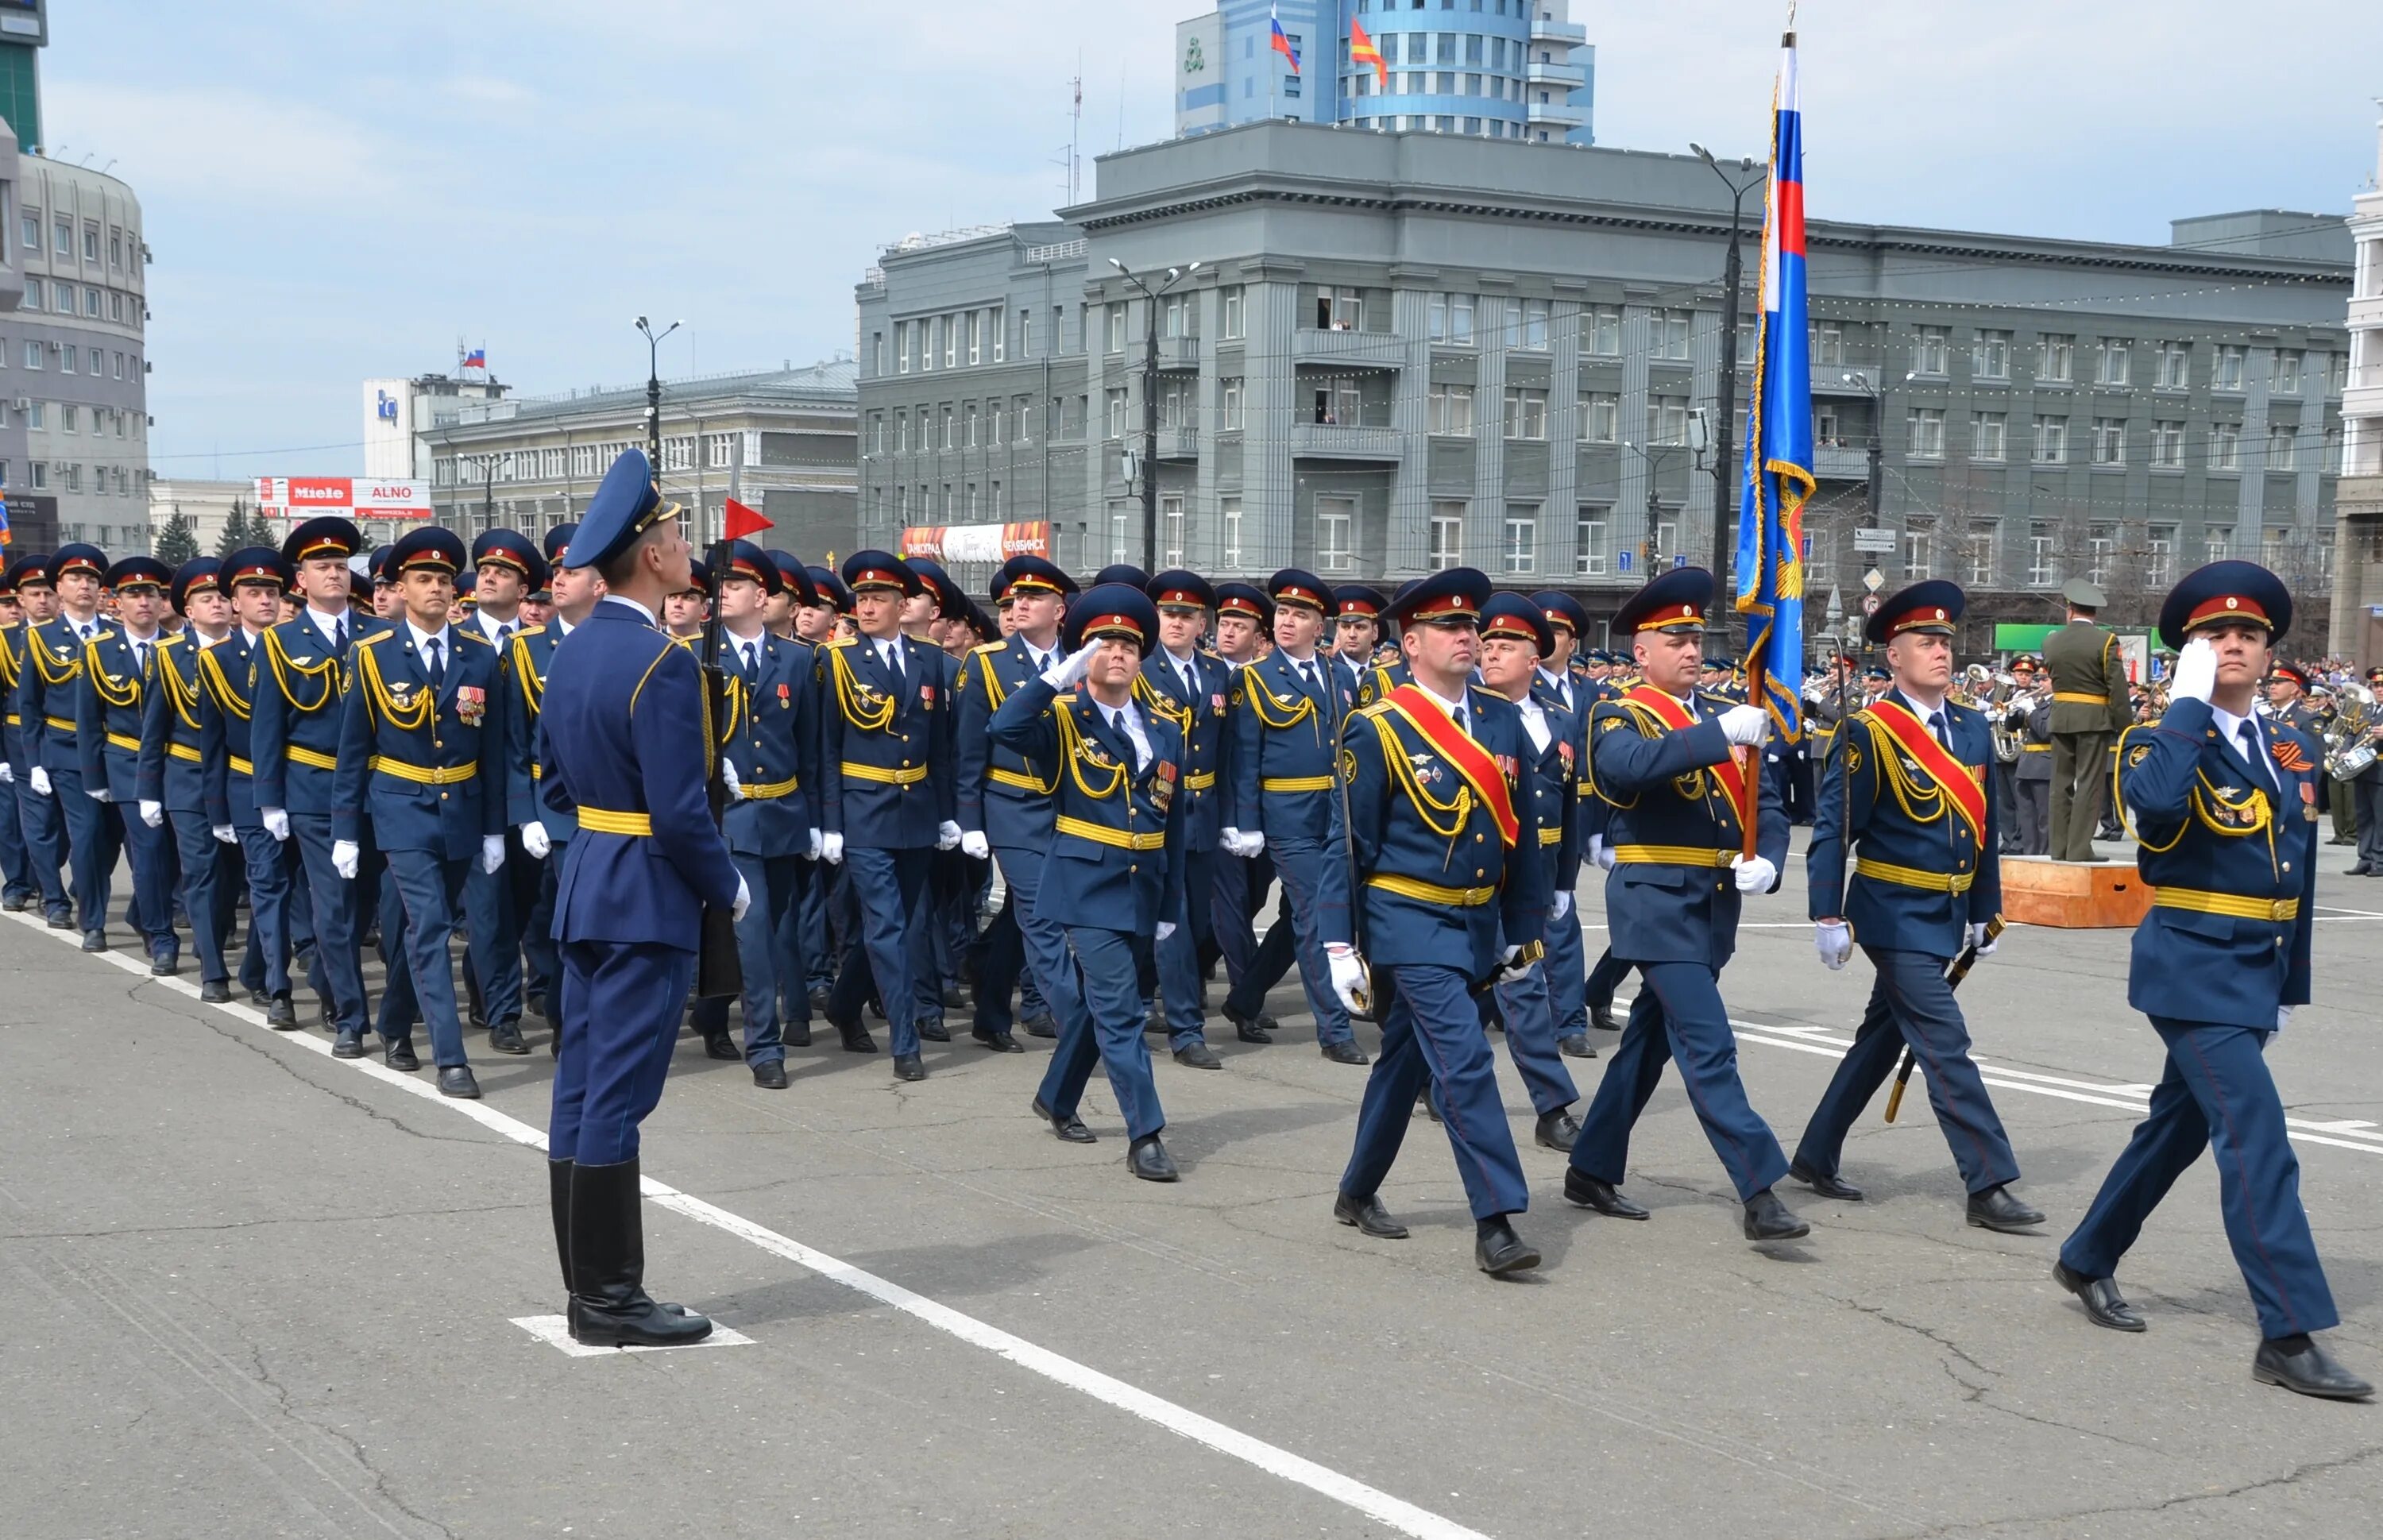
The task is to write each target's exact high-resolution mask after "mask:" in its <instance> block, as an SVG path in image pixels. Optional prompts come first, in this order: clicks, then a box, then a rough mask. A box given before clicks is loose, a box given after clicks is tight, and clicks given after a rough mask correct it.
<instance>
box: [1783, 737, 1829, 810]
mask: <svg viewBox="0 0 2383 1540" xmlns="http://www.w3.org/2000/svg"><path fill="white" fill-rule="evenodd" d="M1819 794H1820V778H1819V776H1818V775H1817V774H1816V773H1815V772H1814V771H1813V769H1812V753H1811V750H1810V748H1809V746H1805V745H1798V747H1797V750H1796V752H1795V754H1794V755H1792V756H1791V757H1790V758H1788V761H1787V787H1786V789H1785V790H1784V791H1783V792H1782V793H1780V800H1781V801H1782V802H1784V803H1785V804H1786V807H1787V821H1788V822H1790V823H1809V822H1811V821H1812V811H1813V807H1814V806H1815V804H1816V802H1817V800H1818V797H1819Z"/></svg>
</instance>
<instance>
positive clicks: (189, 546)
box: [152, 507, 199, 567]
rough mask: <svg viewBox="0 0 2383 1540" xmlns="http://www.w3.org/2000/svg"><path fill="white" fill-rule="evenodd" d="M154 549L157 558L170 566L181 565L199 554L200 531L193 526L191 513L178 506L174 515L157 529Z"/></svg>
mask: <svg viewBox="0 0 2383 1540" xmlns="http://www.w3.org/2000/svg"><path fill="white" fill-rule="evenodd" d="M152 549H153V552H154V555H155V556H156V558H157V560H158V561H163V562H164V563H166V565H167V566H169V567H179V566H180V565H181V564H182V563H183V562H185V561H190V560H191V558H193V557H195V556H197V555H198V554H199V535H198V531H197V530H195V529H193V528H192V527H191V521H190V517H189V515H187V514H185V513H184V512H183V511H181V509H180V508H179V507H178V508H176V509H175V510H174V516H173V517H172V518H170V519H168V520H167V521H166V523H165V525H164V527H162V528H160V529H159V530H158V531H157V539H156V542H155V545H154V547H153V548H152Z"/></svg>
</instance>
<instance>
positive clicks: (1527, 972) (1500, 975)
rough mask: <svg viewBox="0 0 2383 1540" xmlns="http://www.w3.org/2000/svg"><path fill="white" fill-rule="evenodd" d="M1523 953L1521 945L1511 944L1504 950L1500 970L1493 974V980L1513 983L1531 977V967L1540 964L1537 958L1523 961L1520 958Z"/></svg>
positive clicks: (1499, 958)
mask: <svg viewBox="0 0 2383 1540" xmlns="http://www.w3.org/2000/svg"><path fill="white" fill-rule="evenodd" d="M1522 955H1523V949H1522V948H1521V947H1519V946H1510V947H1508V948H1506V950H1505V951H1504V952H1502V953H1500V954H1499V956H1498V971H1497V972H1496V973H1495V974H1494V975H1492V979H1493V981H1495V982H1497V983H1500V984H1512V983H1515V982H1517V981H1519V980H1521V979H1527V978H1529V977H1530V976H1531V969H1533V968H1535V967H1538V966H1539V965H1538V963H1537V961H1536V960H1535V961H1532V962H1527V963H1526V962H1523V961H1521V960H1520V959H1521V957H1522Z"/></svg>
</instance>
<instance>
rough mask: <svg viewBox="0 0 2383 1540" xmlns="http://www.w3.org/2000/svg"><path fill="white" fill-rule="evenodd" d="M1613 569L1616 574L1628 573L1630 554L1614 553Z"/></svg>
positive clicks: (1624, 552)
mask: <svg viewBox="0 0 2383 1540" xmlns="http://www.w3.org/2000/svg"><path fill="white" fill-rule="evenodd" d="M1613 567H1614V570H1615V571H1616V572H1624V573H1626V572H1628V571H1629V570H1630V553H1629V552H1628V551H1626V550H1624V551H1616V552H1614V553H1613Z"/></svg>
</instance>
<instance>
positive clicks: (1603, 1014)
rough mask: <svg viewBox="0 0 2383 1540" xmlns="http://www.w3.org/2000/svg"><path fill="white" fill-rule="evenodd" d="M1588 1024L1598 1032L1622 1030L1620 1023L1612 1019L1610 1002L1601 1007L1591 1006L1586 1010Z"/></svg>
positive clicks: (1611, 1004)
mask: <svg viewBox="0 0 2383 1540" xmlns="http://www.w3.org/2000/svg"><path fill="white" fill-rule="evenodd" d="M1588 1024H1589V1025H1590V1026H1591V1027H1594V1028H1596V1029H1598V1030H1599V1031H1600V1032H1618V1031H1620V1030H1622V1023H1620V1022H1618V1021H1616V1020H1614V1019H1613V1002H1612V1001H1611V1000H1609V1001H1607V1002H1606V1003H1605V1004H1602V1005H1591V1006H1590V1007H1589V1008H1588Z"/></svg>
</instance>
